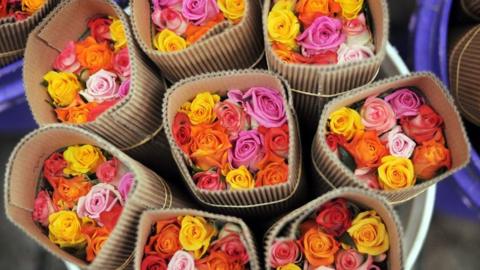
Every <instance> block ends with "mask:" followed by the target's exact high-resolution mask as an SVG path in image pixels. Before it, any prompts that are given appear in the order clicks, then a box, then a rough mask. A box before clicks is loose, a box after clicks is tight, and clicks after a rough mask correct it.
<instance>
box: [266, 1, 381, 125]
mask: <svg viewBox="0 0 480 270" xmlns="http://www.w3.org/2000/svg"><path fill="white" fill-rule="evenodd" d="M273 2H274V1H271V0H266V1H265V2H264V5H263V14H262V17H263V38H264V40H265V55H266V58H267V63H268V68H269V69H270V70H273V71H275V72H277V73H279V74H280V75H282V76H283V77H285V79H287V81H288V82H289V84H290V86H291V87H292V92H293V100H294V104H295V109H296V110H297V113H298V117H299V119H300V122H301V123H303V122H305V123H311V122H314V123H316V122H317V121H318V117H319V116H320V113H321V109H322V107H323V105H324V104H325V102H326V101H327V100H328V99H329V98H332V97H335V96H337V95H339V94H342V92H345V91H347V90H350V89H353V88H355V87H358V86H361V85H363V84H366V83H368V82H371V81H372V80H373V79H374V78H375V77H376V75H377V73H378V71H379V69H380V65H381V63H382V61H383V59H384V57H385V46H386V44H387V41H388V21H389V19H388V9H387V3H386V1H385V0H368V1H366V2H368V5H369V10H370V13H371V17H372V19H373V22H371V23H370V29H371V31H372V34H373V41H374V45H375V55H374V56H373V57H370V58H368V59H366V60H362V61H355V62H350V63H345V64H336V65H310V64H292V63H286V62H284V61H282V60H281V59H280V58H279V57H278V56H277V55H276V53H275V52H274V51H273V49H272V46H271V42H270V41H269V38H268V29H267V17H268V13H269V12H270V10H271V7H272V5H273Z"/></svg>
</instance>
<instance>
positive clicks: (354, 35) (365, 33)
mask: <svg viewBox="0 0 480 270" xmlns="http://www.w3.org/2000/svg"><path fill="white" fill-rule="evenodd" d="M343 32H344V33H345V34H346V35H347V42H346V43H347V44H348V45H367V44H372V35H371V33H370V30H369V29H368V26H367V22H366V20H365V14H363V13H361V14H360V15H358V17H357V18H355V19H353V20H345V21H344V22H343Z"/></svg>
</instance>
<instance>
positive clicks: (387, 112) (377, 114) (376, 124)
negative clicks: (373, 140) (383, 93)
mask: <svg viewBox="0 0 480 270" xmlns="http://www.w3.org/2000/svg"><path fill="white" fill-rule="evenodd" d="M360 115H361V116H362V123H363V125H364V126H365V128H366V129H367V130H374V131H376V132H377V133H378V134H383V133H385V132H387V131H389V130H390V129H391V128H393V126H395V124H396V123H397V120H396V118H395V112H394V111H393V109H392V107H391V106H390V104H388V103H387V102H385V101H384V100H383V99H381V98H377V97H375V96H371V97H368V98H367V99H366V100H365V103H364V104H363V106H362V109H361V110H360Z"/></svg>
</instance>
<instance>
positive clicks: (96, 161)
mask: <svg viewBox="0 0 480 270" xmlns="http://www.w3.org/2000/svg"><path fill="white" fill-rule="evenodd" d="M42 171H43V175H42V176H41V178H40V182H39V191H38V194H37V198H36V199H35V203H34V210H33V213H32V219H33V220H34V221H35V222H36V224H37V225H38V226H40V227H41V228H42V229H43V231H44V233H45V234H47V235H48V238H49V239H50V241H52V242H53V243H55V244H57V245H58V246H59V247H60V248H62V249H64V250H66V251H68V252H69V253H70V254H72V255H74V256H76V257H78V258H80V259H83V260H86V261H87V262H91V261H93V260H94V259H95V257H96V255H97V254H98V253H99V252H100V250H101V248H102V246H103V244H104V243H105V241H106V240H107V239H108V236H109V234H110V232H111V231H112V230H113V228H114V227H115V224H116V222H117V220H118V218H119V217H120V214H121V213H122V210H123V207H124V204H125V202H126V200H127V199H128V195H129V192H130V190H131V189H132V186H133V185H134V182H135V180H134V175H133V173H132V172H128V171H127V170H126V168H125V167H124V166H122V164H121V163H120V162H119V161H118V160H117V159H116V158H115V157H112V155H110V154H109V153H107V152H106V151H104V150H102V149H99V148H98V147H96V146H93V145H89V144H84V145H72V146H69V147H66V148H64V149H61V150H58V151H56V152H55V153H53V154H51V155H50V156H49V157H48V159H47V160H45V162H44V163H43V170H42Z"/></svg>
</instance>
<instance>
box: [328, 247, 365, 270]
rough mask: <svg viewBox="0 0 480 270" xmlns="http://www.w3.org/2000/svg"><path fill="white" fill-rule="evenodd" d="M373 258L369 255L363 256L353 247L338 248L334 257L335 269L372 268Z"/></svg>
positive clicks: (355, 269) (354, 269)
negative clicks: (347, 248)
mask: <svg viewBox="0 0 480 270" xmlns="http://www.w3.org/2000/svg"><path fill="white" fill-rule="evenodd" d="M372 264H373V258H372V256H371V255H367V256H364V255H363V254H360V253H358V252H357V251H355V250H354V249H349V250H344V249H342V250H340V251H339V252H338V253H337V256H336V258H335V269H337V270H357V269H365V270H369V269H372V268H371V267H372V266H373V265H372Z"/></svg>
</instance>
